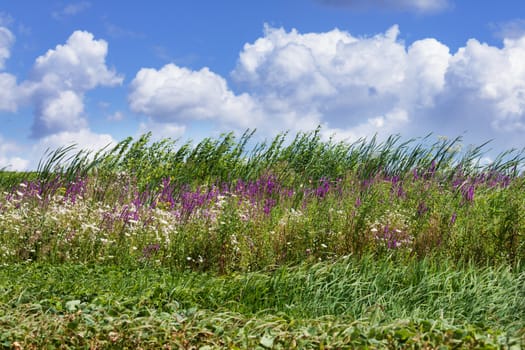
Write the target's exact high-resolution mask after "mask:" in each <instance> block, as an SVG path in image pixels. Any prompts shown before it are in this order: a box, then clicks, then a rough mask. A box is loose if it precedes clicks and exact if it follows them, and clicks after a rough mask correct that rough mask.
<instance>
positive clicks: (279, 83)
mask: <svg viewBox="0 0 525 350" xmlns="http://www.w3.org/2000/svg"><path fill="white" fill-rule="evenodd" d="M399 35H400V31H399V28H398V27H397V26H393V27H391V28H390V29H388V30H387V31H385V32H384V33H380V34H377V35H375V36H371V37H355V36H353V35H351V34H350V33H348V32H345V31H341V30H337V29H334V30H332V31H328V32H324V33H299V32H298V31H297V30H291V31H286V30H284V29H282V28H272V27H268V26H266V27H265V31H264V35H263V36H262V37H260V38H258V39H256V40H255V41H254V42H252V43H247V44H245V45H244V47H243V49H242V51H241V52H240V54H239V59H238V62H237V66H236V68H235V69H234V70H233V72H232V73H231V78H232V81H233V82H234V83H235V85H236V90H238V91H240V92H239V93H237V94H236V93H233V89H232V88H231V87H230V86H228V83H227V81H226V80H225V79H224V78H223V77H221V76H219V75H217V74H216V73H214V72H212V71H210V70H209V69H208V68H203V69H201V70H198V71H195V70H190V69H187V68H182V67H179V66H176V65H174V64H169V65H166V66H164V67H162V68H161V69H158V70H157V69H142V70H140V71H139V72H138V73H137V75H136V77H135V79H134V80H133V82H132V83H131V90H130V94H129V103H130V107H131V109H132V110H133V111H134V112H136V113H141V114H144V115H146V116H148V117H149V121H148V122H146V123H144V124H143V125H142V128H143V129H144V130H146V129H147V128H148V127H149V126H151V128H155V129H156V130H160V129H162V125H166V126H168V125H169V126H170V127H173V128H175V129H174V133H180V130H181V127H183V126H184V125H186V124H189V123H191V122H192V121H196V120H201V121H202V120H205V121H210V122H215V123H216V124H217V125H222V126H226V128H227V127H231V126H233V127H236V128H237V129H242V128H244V127H252V128H253V127H256V128H258V129H259V130H262V131H263V132H265V133H267V134H272V133H275V132H278V131H282V130H290V131H292V132H296V131H300V130H309V129H313V128H315V127H316V126H317V125H322V126H323V130H324V133H325V134H327V135H331V134H333V133H335V134H336V137H338V138H339V139H343V138H344V139H348V140H350V141H352V140H355V139H358V138H360V137H370V136H373V135H374V134H378V135H379V136H380V137H382V136H387V135H390V134H393V133H401V134H403V135H404V136H421V135H426V134H427V133H429V132H433V133H435V134H438V135H446V136H449V137H456V136H458V135H462V134H463V133H464V132H465V131H467V134H466V135H465V141H466V142H468V143H481V142H484V141H486V140H489V139H492V138H494V139H495V140H496V141H495V147H497V148H502V149H503V148H510V147H522V146H525V144H524V142H523V138H522V132H523V131H525V67H524V66H523V64H522V62H524V61H525V37H520V38H513V39H505V40H504V42H503V47H501V48H499V47H494V46H490V45H488V44H484V43H480V42H479V41H477V40H474V39H472V40H469V41H468V42H467V43H466V44H465V46H464V47H461V48H460V49H459V50H458V51H457V52H450V49H449V48H448V47H447V46H446V45H445V44H443V43H441V42H439V41H438V40H436V39H433V38H424V39H421V40H416V41H414V42H412V43H411V44H409V45H407V44H405V43H404V42H403V41H402V40H400V39H399Z"/></svg>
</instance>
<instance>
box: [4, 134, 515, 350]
mask: <svg viewBox="0 0 525 350" xmlns="http://www.w3.org/2000/svg"><path fill="white" fill-rule="evenodd" d="M252 136H253V134H251V133H245V134H244V135H243V136H242V137H240V138H239V139H236V138H235V137H234V136H233V134H228V135H224V136H222V137H221V138H218V139H205V140H203V141H202V142H200V143H199V144H197V145H192V144H190V143H187V144H182V145H180V146H177V142H175V141H172V140H162V141H158V142H150V141H149V135H144V136H143V137H141V138H139V139H138V140H136V141H133V140H132V139H126V140H124V141H122V142H121V143H119V144H118V145H117V146H116V147H114V148H113V149H104V150H101V151H99V152H97V153H96V154H89V153H86V152H83V151H80V152H76V153H75V150H74V149H73V148H65V149H58V150H56V151H53V152H50V153H49V154H48V157H47V158H46V159H43V160H42V162H41V163H40V165H39V167H38V170H37V171H36V172H33V173H8V172H1V173H0V188H1V189H2V193H1V195H0V233H1V234H0V264H1V266H2V269H0V329H2V332H1V334H0V340H1V344H2V346H4V347H6V348H9V347H13V348H17V347H20V346H23V347H24V348H31V347H33V348H43V347H59V346H62V347H73V348H74V347H84V348H111V347H113V348H122V347H130V348H136V347H143V348H158V347H160V346H163V345H165V346H166V347H171V348H181V347H182V348H199V347H202V346H208V347H211V348H214V347H226V348H228V347H229V348H255V347H257V346H259V347H262V348H279V347H283V348H293V347H297V348H342V347H364V346H368V347H369V348H435V347H438V346H439V345H447V346H449V347H451V348H499V347H509V348H510V347H512V346H514V348H519V346H520V344H521V346H525V338H524V329H525V323H524V321H523V320H524V319H525V302H524V300H525V287H524V286H525V272H524V271H525V269H524V267H523V266H524V265H523V262H524V257H525V236H524V232H525V215H524V214H523V213H524V212H525V210H524V209H525V191H524V177H523V175H522V174H521V173H520V169H523V156H522V153H519V152H514V151H511V152H506V153H503V154H501V155H500V156H499V157H497V158H496V159H495V161H494V162H493V163H490V164H487V165H482V164H480V163H479V159H480V158H481V157H482V155H483V146H480V147H470V148H463V150H462V149H461V147H459V145H460V140H459V139H455V140H446V139H439V140H438V141H436V142H431V139H430V137H427V138H423V139H419V140H409V141H406V142H402V141H401V139H400V138H399V137H391V138H389V139H387V140H386V141H384V142H382V143H380V142H377V141H376V140H375V139H372V140H369V141H366V140H361V141H358V142H356V143H353V144H347V143H343V142H340V143H336V142H333V141H327V142H324V141H322V140H321V139H320V137H319V130H318V131H316V132H312V133H307V134H299V135H297V136H296V137H295V138H292V139H289V138H287V135H286V134H282V135H279V136H277V137H276V138H275V139H274V140H271V141H270V142H262V143H258V144H254V142H253V141H252V139H251V138H252ZM249 145H253V146H249Z"/></svg>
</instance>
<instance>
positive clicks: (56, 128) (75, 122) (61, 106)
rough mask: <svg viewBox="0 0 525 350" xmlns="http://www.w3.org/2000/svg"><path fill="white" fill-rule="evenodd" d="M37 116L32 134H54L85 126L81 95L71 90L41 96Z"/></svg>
mask: <svg viewBox="0 0 525 350" xmlns="http://www.w3.org/2000/svg"><path fill="white" fill-rule="evenodd" d="M37 110H38V111H39V116H38V118H37V119H35V123H34V124H33V135H46V134H55V133H58V132H61V131H68V130H69V131H71V130H79V129H83V128H86V127H87V121H86V119H85V118H84V117H83V114H84V102H83V100H82V96H80V95H79V94H78V93H75V92H74V91H71V90H64V91H59V92H58V93H57V94H56V95H53V96H49V97H47V96H46V97H45V98H42V99H41V100H40V101H39V104H38V105H37Z"/></svg>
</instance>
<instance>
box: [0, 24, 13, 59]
mask: <svg viewBox="0 0 525 350" xmlns="http://www.w3.org/2000/svg"><path fill="white" fill-rule="evenodd" d="M14 42H15V36H14V35H13V33H11V31H10V30H9V29H7V28H5V27H0V69H4V68H5V61H6V60H7V59H8V58H9V57H10V56H11V51H10V50H11V45H13V43H14Z"/></svg>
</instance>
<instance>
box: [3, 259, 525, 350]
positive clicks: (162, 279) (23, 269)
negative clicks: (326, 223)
mask: <svg viewBox="0 0 525 350" xmlns="http://www.w3.org/2000/svg"><path fill="white" fill-rule="evenodd" d="M369 259H371V258H370V257H369V258H367V259H364V260H363V259H354V258H345V259H341V260H339V261H336V262H330V263H319V264H314V265H311V264H304V265H300V266H297V267H293V268H286V267H283V268H279V269H277V270H275V271H267V272H258V273H250V274H232V275H226V276H215V275H210V274H202V273H195V272H185V273H184V272H174V271H172V270H169V269H166V268H152V267H142V268H138V269H130V268H129V267H119V266H114V265H113V266H112V265H110V266H100V265H95V266H86V265H58V266H50V265H39V264H29V265H28V264H22V265H14V266H8V267H5V268H4V269H2V270H1V272H0V281H3V283H2V284H1V285H0V292H1V293H0V297H1V302H2V303H1V304H2V308H1V309H0V324H2V326H3V328H4V329H10V328H11V329H10V330H9V331H8V332H5V333H4V334H3V339H2V341H3V342H4V344H8V343H9V344H12V343H13V342H14V341H22V340H23V342H24V344H26V345H31V346H35V347H37V348H41V347H44V346H46V345H49V344H53V343H55V345H56V344H57V343H59V342H69V343H70V344H74V342H75V341H76V342H81V343H82V344H90V342H95V343H96V342H101V344H106V345H110V344H113V345H114V346H115V347H117V346H122V345H123V344H128V345H129V346H131V344H135V343H134V342H138V343H141V344H143V345H145V346H147V344H148V342H150V343H149V344H150V346H151V347H154V345H155V344H156V345H157V346H158V345H159V342H160V343H163V342H171V343H176V342H177V341H182V340H185V341H188V342H189V343H188V344H201V345H203V344H206V343H209V344H214V345H223V346H233V345H236V346H241V347H251V346H256V345H257V344H258V342H261V341H263V342H264V341H265V340H263V338H264V337H265V336H266V337H267V338H268V339H270V338H272V339H274V340H273V341H274V342H275V344H274V345H276V344H278V343H280V344H282V345H284V346H287V347H288V346H291V345H292V344H293V342H294V341H295V344H297V346H299V347H302V346H307V347H317V346H319V344H321V343H323V342H324V344H326V345H327V347H328V348H330V347H332V348H337V347H339V346H343V345H344V346H351V345H353V346H358V345H364V344H369V345H371V346H372V347H373V345H374V344H376V345H377V346H379V347H383V346H385V347H392V348H397V347H403V346H406V347H410V346H412V345H413V344H414V343H415V339H426V341H427V343H428V344H434V345H437V344H439V343H441V342H443V343H448V344H449V345H461V344H463V345H461V346H467V347H468V346H481V345H482V344H484V343H486V344H489V345H491V344H492V345H493V346H496V345H498V344H508V345H510V344H512V342H514V343H516V344H520V343H521V344H522V345H523V344H524V342H525V338H524V335H525V333H524V332H525V328H524V324H523V319H525V305H524V303H523V300H525V290H524V288H523V286H524V282H525V272H523V271H522V272H517V271H511V270H509V269H505V268H491V267H486V268H477V267H473V266H463V267H458V266H453V265H451V264H449V263H446V262H444V263H443V264H440V265H436V264H433V263H430V262H428V261H419V262H417V261H414V262H411V263H409V264H404V265H403V264H401V265H400V264H399V263H398V262H395V261H393V260H391V259H382V260H380V261H374V262H372V261H370V260H369ZM15 280H16V281H17V283H16V284H14V283H12V282H13V281H15ZM29 325H31V326H29ZM31 328H33V329H38V330H40V332H42V333H43V334H47V335H46V336H45V337H44V336H41V337H39V336H38V335H37V334H33V333H32V332H30V329H31ZM111 332H112V333H111ZM110 333H111V334H113V337H114V338H118V339H119V340H118V341H115V342H114V343H113V342H112V341H111V335H110ZM174 333H175V335H174ZM305 334H306V335H305ZM66 337H67V338H66ZM177 337H179V338H180V339H179V340H176V339H175V338H177ZM418 337H419V338H418ZM155 339H156V340H155ZM225 339H229V340H226V342H225ZM268 341H270V340H268ZM298 342H299V343H298ZM376 342H377V343H376ZM181 344H182V343H181ZM411 344H412V345H411Z"/></svg>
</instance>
